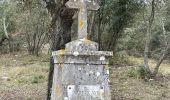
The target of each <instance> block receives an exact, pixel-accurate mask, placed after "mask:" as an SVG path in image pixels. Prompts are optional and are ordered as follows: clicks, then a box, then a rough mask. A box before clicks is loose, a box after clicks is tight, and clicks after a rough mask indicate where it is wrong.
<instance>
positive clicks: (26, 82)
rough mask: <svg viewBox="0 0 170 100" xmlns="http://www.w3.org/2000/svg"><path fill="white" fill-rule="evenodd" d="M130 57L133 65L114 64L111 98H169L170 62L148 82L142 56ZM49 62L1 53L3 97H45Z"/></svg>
mask: <svg viewBox="0 0 170 100" xmlns="http://www.w3.org/2000/svg"><path fill="white" fill-rule="evenodd" d="M130 60H131V61H132V62H133V63H134V66H123V67H118V68H114V66H111V69H112V70H111V71H110V73H111V74H110V76H111V77H110V82H111V89H112V100H170V64H169V63H164V64H163V67H161V72H160V74H159V76H158V77H157V78H156V79H154V80H149V81H147V82H145V81H144V80H143V79H140V78H139V76H138V73H137V70H138V67H137V66H138V65H139V64H140V63H141V62H142V59H141V58H134V57H131V58H130ZM48 61H49V56H48V55H41V56H39V57H34V56H30V55H27V54H26V53H14V54H3V55H2V54H1V55H0V100H46V93H47V80H48V70H49V62H48ZM152 63H154V61H152Z"/></svg>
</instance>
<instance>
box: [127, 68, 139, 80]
mask: <svg viewBox="0 0 170 100" xmlns="http://www.w3.org/2000/svg"><path fill="white" fill-rule="evenodd" d="M127 76H128V77H131V78H135V79H137V78H138V76H139V74H138V71H137V70H136V68H131V69H130V71H129V72H128V73H127Z"/></svg>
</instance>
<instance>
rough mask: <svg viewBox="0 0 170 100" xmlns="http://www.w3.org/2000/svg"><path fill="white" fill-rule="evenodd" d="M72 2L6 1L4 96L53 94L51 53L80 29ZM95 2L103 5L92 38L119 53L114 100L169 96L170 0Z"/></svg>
mask: <svg viewBox="0 0 170 100" xmlns="http://www.w3.org/2000/svg"><path fill="white" fill-rule="evenodd" d="M67 1H68V0H0V71H1V72H2V73H1V75H0V77H1V79H0V81H1V83H0V100H1V99H2V100H45V99H46V98H47V97H49V95H50V92H49V88H50V86H51V84H50V83H51V78H52V64H51V63H50V61H51V59H50V56H51V52H52V51H56V50H59V49H64V45H65V44H66V43H68V42H70V41H71V40H74V39H75V38H74V37H75V35H76V32H77V16H76V13H77V10H73V9H68V8H66V7H65V3H66V2H67ZM94 1H96V2H98V3H99V4H100V9H99V10H98V11H89V12H88V39H89V40H93V41H96V42H97V43H99V46H100V50H104V51H113V52H114V57H113V58H112V59H110V72H111V78H110V80H111V86H112V98H113V100H169V99H170V55H169V53H170V1H169V0H94ZM49 66H51V67H49ZM47 91H48V93H47ZM47 95H48V96H47Z"/></svg>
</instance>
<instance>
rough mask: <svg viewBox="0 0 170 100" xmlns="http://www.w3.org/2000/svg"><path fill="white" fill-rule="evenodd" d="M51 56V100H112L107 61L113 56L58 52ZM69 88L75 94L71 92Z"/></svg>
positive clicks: (94, 52)
mask: <svg viewBox="0 0 170 100" xmlns="http://www.w3.org/2000/svg"><path fill="white" fill-rule="evenodd" d="M89 47H90V46H89ZM52 55H53V57H54V63H55V69H54V71H55V73H54V75H55V76H54V79H53V84H54V85H53V88H52V89H53V90H52V91H53V92H52V100H110V88H109V67H108V58H110V57H112V55H113V53H112V52H109V51H86V50H81V51H72V50H59V51H55V52H53V54H52ZM69 87H71V89H73V90H69V91H68V88H69ZM97 87H102V88H101V89H99V88H97ZM82 88H86V90H85V89H82ZM94 89H96V90H94ZM83 90H84V91H83ZM87 90H88V91H87ZM101 91H103V93H101ZM70 92H71V93H70ZM101 94H102V95H101Z"/></svg>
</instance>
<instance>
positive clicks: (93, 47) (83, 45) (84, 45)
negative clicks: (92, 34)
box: [66, 39, 99, 51]
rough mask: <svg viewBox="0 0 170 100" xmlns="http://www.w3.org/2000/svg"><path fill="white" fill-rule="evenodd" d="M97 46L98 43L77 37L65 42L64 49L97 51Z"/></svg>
mask: <svg viewBox="0 0 170 100" xmlns="http://www.w3.org/2000/svg"><path fill="white" fill-rule="evenodd" d="M98 48H99V46H98V43H96V42H93V41H90V40H87V39H79V40H75V41H72V42H69V43H67V44H66V50H73V51H76V50H77V51H97V50H98Z"/></svg>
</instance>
